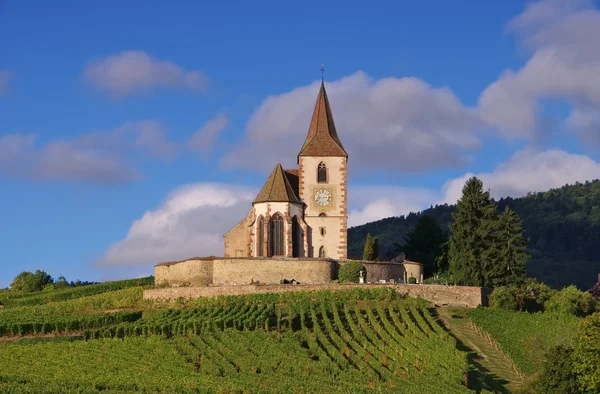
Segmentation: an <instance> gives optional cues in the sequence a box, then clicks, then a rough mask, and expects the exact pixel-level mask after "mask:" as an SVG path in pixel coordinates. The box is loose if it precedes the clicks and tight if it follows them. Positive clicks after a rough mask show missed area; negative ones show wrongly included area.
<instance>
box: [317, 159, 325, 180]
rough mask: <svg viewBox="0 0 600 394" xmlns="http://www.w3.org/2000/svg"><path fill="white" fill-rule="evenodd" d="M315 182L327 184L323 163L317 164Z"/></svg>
mask: <svg viewBox="0 0 600 394" xmlns="http://www.w3.org/2000/svg"><path fill="white" fill-rule="evenodd" d="M317 182H319V183H327V167H325V163H323V162H320V163H319V168H318V169H317Z"/></svg>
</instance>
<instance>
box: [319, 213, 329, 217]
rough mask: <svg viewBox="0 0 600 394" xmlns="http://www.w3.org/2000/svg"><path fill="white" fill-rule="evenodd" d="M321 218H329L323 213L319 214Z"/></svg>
mask: <svg viewBox="0 0 600 394" xmlns="http://www.w3.org/2000/svg"><path fill="white" fill-rule="evenodd" d="M319 216H320V217H325V216H327V215H326V214H325V212H321V213H320V214H319Z"/></svg>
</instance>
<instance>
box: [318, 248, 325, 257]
mask: <svg viewBox="0 0 600 394" xmlns="http://www.w3.org/2000/svg"><path fill="white" fill-rule="evenodd" d="M319 257H320V258H324V257H325V247H324V246H321V247H320V248H319Z"/></svg>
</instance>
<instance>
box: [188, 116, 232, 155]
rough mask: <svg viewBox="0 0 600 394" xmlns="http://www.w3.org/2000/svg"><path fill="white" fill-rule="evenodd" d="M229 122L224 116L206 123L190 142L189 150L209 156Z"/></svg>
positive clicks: (193, 135)
mask: <svg viewBox="0 0 600 394" xmlns="http://www.w3.org/2000/svg"><path fill="white" fill-rule="evenodd" d="M228 124H229V120H228V119H227V117H226V116H225V115H223V114H219V115H217V116H216V117H215V118H213V119H211V120H209V121H208V122H206V123H204V124H203V125H202V126H201V127H200V128H199V129H198V130H196V132H194V134H192V136H191V137H190V139H189V141H188V148H189V149H190V150H193V151H198V152H199V153H200V154H202V155H208V154H209V153H210V152H211V151H212V149H213V148H214V146H215V144H216V142H217V140H218V138H219V136H220V134H221V133H222V132H223V131H224V130H225V129H226V128H227V126H228Z"/></svg>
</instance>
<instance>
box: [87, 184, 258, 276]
mask: <svg viewBox="0 0 600 394" xmlns="http://www.w3.org/2000/svg"><path fill="white" fill-rule="evenodd" d="M256 192H257V191H256V190H254V189H251V188H248V187H244V186H234V185H226V184H207V183H204V184H196V185H189V186H185V187H182V188H179V189H177V190H175V191H174V192H173V193H172V194H171V195H170V196H168V197H167V199H166V200H165V202H164V203H163V204H162V205H161V206H159V207H158V208H156V209H154V210H150V211H148V212H146V213H145V214H144V216H143V217H142V218H140V219H139V220H136V221H134V222H133V224H132V225H131V228H130V229H129V232H128V233H127V236H126V237H125V238H124V239H123V240H121V241H119V242H117V243H115V244H114V245H112V246H111V247H110V248H109V249H108V250H107V252H106V253H105V255H104V256H103V257H102V259H100V261H99V264H100V265H104V266H128V265H129V266H130V265H137V264H151V263H154V264H156V263H158V262H161V261H172V260H180V259H185V258H189V257H194V256H210V255H216V256H222V255H223V234H225V233H226V232H227V231H228V230H229V229H231V228H232V227H233V226H234V225H235V224H237V223H238V222H239V221H240V220H242V219H243V218H244V217H245V215H246V214H247V213H248V211H249V210H250V209H251V208H252V205H251V203H252V200H253V198H254V197H255V196H256Z"/></svg>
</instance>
